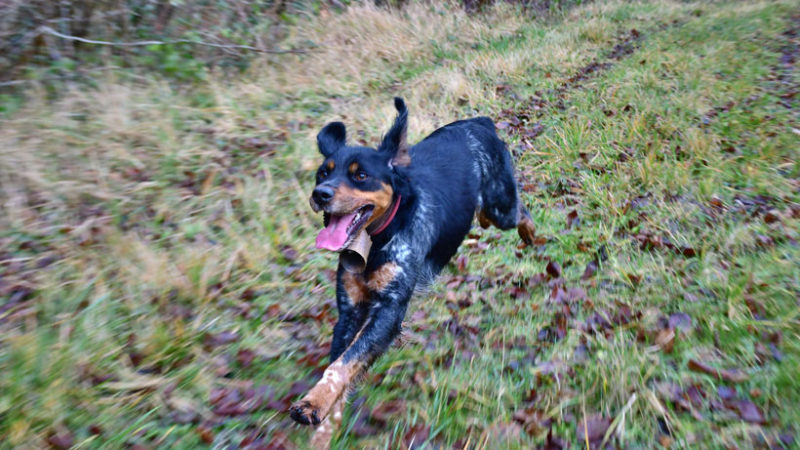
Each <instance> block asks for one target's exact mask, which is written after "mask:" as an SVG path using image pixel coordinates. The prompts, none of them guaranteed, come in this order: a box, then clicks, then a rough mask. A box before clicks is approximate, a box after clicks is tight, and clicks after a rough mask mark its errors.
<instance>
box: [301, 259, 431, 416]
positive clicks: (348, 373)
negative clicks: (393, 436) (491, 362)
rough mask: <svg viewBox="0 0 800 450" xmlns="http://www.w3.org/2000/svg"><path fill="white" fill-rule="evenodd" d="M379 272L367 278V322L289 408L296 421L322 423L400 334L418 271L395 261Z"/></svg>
mask: <svg viewBox="0 0 800 450" xmlns="http://www.w3.org/2000/svg"><path fill="white" fill-rule="evenodd" d="M412 267H413V266H412ZM375 273H376V274H377V275H376V276H374V277H370V279H369V280H368V281H367V285H368V287H369V290H370V292H369V294H370V302H369V311H368V314H367V318H366V321H365V323H364V326H363V327H362V328H361V330H359V331H358V333H357V334H356V336H355V337H354V339H353V342H352V343H351V344H350V345H349V346H348V347H347V349H346V350H345V351H344V352H343V353H342V354H341V356H339V357H338V358H337V359H336V360H335V361H334V362H333V363H332V364H331V365H330V366H328V368H327V369H325V372H324V374H323V376H322V379H321V380H320V381H319V382H318V383H317V384H316V385H315V386H314V387H313V388H312V389H311V391H309V393H308V394H307V395H306V396H305V397H303V399H301V400H300V401H298V402H297V403H295V404H294V405H293V406H292V407H291V408H290V409H289V412H290V414H291V416H292V418H293V419H294V420H295V421H297V422H299V423H302V424H313V425H318V424H319V423H320V422H321V421H322V420H323V419H325V417H326V416H327V415H328V413H329V412H330V411H331V408H332V406H333V405H334V404H335V403H336V402H337V401H338V400H339V399H340V398H342V396H343V395H344V394H345V393H346V391H347V389H348V388H349V387H350V385H351V383H353V382H354V381H355V380H356V379H357V378H358V377H359V376H360V375H361V374H362V373H363V372H364V371H365V370H366V369H367V368H368V367H369V366H370V365H371V364H372V363H373V362H374V361H375V359H377V358H378V356H380V355H381V354H383V353H384V352H385V351H386V349H387V348H388V347H389V346H390V345H391V343H392V342H393V341H394V339H395V338H396V337H397V335H398V334H400V326H401V324H402V322H403V317H404V316H405V313H406V307H407V306H408V300H409V298H410V297H411V293H412V292H413V290H414V284H415V282H416V275H415V273H414V272H413V271H412V269H411V268H400V267H399V266H397V265H396V264H394V263H387V264H386V265H384V266H383V267H381V268H380V269H378V270H377V271H375Z"/></svg>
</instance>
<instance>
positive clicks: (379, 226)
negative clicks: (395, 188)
mask: <svg viewBox="0 0 800 450" xmlns="http://www.w3.org/2000/svg"><path fill="white" fill-rule="evenodd" d="M402 199H403V196H401V195H400V194H397V198H396V199H395V200H394V203H393V204H392V206H391V207H390V209H389V213H388V214H385V215H384V216H383V217H382V218H381V219H379V220H378V221H377V222H376V223H373V224H371V225H370V228H372V229H367V233H369V235H370V236H375V235H377V234H379V233H380V232H382V231H383V230H385V229H386V227H388V226H389V224H390V223H392V220H393V219H394V216H395V215H396V214H397V209H398V208H400V201H401V200H402Z"/></svg>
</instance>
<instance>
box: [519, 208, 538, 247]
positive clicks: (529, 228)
mask: <svg viewBox="0 0 800 450" xmlns="http://www.w3.org/2000/svg"><path fill="white" fill-rule="evenodd" d="M517 233H519V237H520V238H521V239H522V242H524V243H526V244H528V245H533V240H534V238H536V226H535V225H534V224H533V220H531V216H530V214H528V212H527V211H525V210H523V209H522V206H521V205H520V206H519V213H517Z"/></svg>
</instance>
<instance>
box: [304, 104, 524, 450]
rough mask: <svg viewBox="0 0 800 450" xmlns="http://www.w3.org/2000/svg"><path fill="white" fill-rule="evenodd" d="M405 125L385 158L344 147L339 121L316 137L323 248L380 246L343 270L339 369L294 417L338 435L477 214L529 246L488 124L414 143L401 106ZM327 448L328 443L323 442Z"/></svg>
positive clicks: (384, 149) (459, 126)
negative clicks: (352, 396) (351, 403)
mask: <svg viewBox="0 0 800 450" xmlns="http://www.w3.org/2000/svg"><path fill="white" fill-rule="evenodd" d="M394 104H395V107H396V108H397V112H398V115H397V119H396V120H395V122H394V125H393V126H392V128H391V129H390V130H389V132H388V133H387V134H386V136H385V137H384V138H383V142H381V145H380V146H379V147H378V149H377V150H375V149H372V148H368V147H354V146H349V145H347V143H346V131H345V126H344V124H343V123H341V122H333V123H330V124H328V125H327V126H325V128H323V129H322V131H321V132H320V133H319V135H318V136H317V144H318V146H319V151H320V152H321V153H322V155H323V156H324V157H325V161H324V162H323V163H322V165H321V166H320V167H319V170H318V171H317V185H316V187H315V188H314V192H313V193H312V194H311V207H312V208H313V209H314V211H317V212H319V211H323V212H324V223H325V228H324V229H323V230H322V231H321V232H320V233H319V235H318V236H317V248H323V249H328V250H333V251H341V250H343V249H344V248H345V247H347V246H348V245H349V244H350V243H351V242H352V241H353V239H355V238H356V236H357V235H359V233H361V232H362V230H366V231H367V232H368V233H369V235H370V236H371V239H372V247H371V249H370V251H369V256H368V258H367V261H366V268H365V270H364V272H363V273H352V272H350V271H348V270H345V269H344V267H343V265H342V264H341V263H340V265H339V270H338V276H337V283H336V301H337V306H338V309H339V321H338V323H337V324H336V326H335V328H334V331H333V343H332V344H331V354H330V358H331V365H330V366H329V367H328V368H327V369H326V370H325V372H324V375H323V377H322V379H321V380H320V381H319V382H318V383H317V384H316V386H314V387H313V388H312V389H311V391H310V392H309V393H308V394H307V395H306V396H305V397H303V398H302V399H301V400H300V401H298V402H297V403H295V404H294V405H293V406H292V407H291V409H290V414H291V416H292V418H293V419H294V420H295V421H297V422H299V423H302V424H313V425H320V427H319V428H318V432H319V433H320V434H322V435H326V434H327V435H330V432H331V431H332V424H331V423H330V421H329V420H326V418H327V417H328V416H330V417H331V419H332V420H333V422H334V423H336V422H338V421H340V420H341V408H342V404H343V401H344V397H345V395H346V392H347V391H348V387H349V386H350V385H351V383H353V382H354V381H355V380H356V379H357V378H358V377H359V375H361V374H362V373H363V372H364V371H365V370H366V369H367V368H368V367H369V366H370V364H372V362H373V361H375V359H376V358H377V357H378V356H380V355H381V354H382V353H384V352H385V351H386V349H387V348H388V347H389V345H390V344H391V343H392V342H393V341H394V339H395V338H396V337H397V336H398V334H399V333H400V326H401V323H402V321H403V317H404V316H405V314H406V309H407V308H408V301H409V299H410V298H411V294H412V293H413V292H414V288H415V287H417V286H418V285H424V284H426V283H430V282H431V281H432V280H433V278H434V277H435V276H436V274H438V273H439V271H440V270H441V269H442V267H444V265H445V264H447V262H448V261H449V260H450V258H451V257H452V256H453V254H455V253H456V250H457V249H458V246H459V245H460V244H461V241H462V240H463V239H464V237H465V236H466V235H467V232H468V231H469V229H470V226H471V224H472V218H473V216H474V214H475V213H476V212H477V215H478V219H479V221H480V224H481V226H484V227H487V226H489V225H490V224H492V225H495V226H496V227H498V228H501V229H503V230H507V229H511V228H517V230H518V232H519V235H520V237H521V238H522V239H523V241H526V242H528V243H530V241H531V240H532V239H533V237H534V226H533V223H532V221H531V218H530V215H529V214H528V211H527V210H526V209H525V207H524V206H523V205H522V203H521V201H520V199H519V195H518V194H517V187H516V183H515V181H514V173H513V169H512V165H511V158H510V155H509V153H508V151H507V150H506V146H505V144H504V143H503V141H501V140H500V139H499V138H498V137H497V134H496V133H495V127H494V123H493V122H492V121H491V119H489V118H486V117H479V118H475V119H469V120H461V121H458V122H453V123H451V124H449V125H446V126H444V127H442V128H439V129H438V130H436V131H434V132H433V133H432V134H431V135H430V136H428V137H426V138H425V139H424V140H423V141H422V142H420V143H418V144H417V145H414V146H412V147H409V146H408V144H406V122H407V117H408V111H407V109H406V106H405V103H404V102H403V100H402V99H400V98H395V100H394ZM315 440H316V441H317V442H318V443H320V439H315Z"/></svg>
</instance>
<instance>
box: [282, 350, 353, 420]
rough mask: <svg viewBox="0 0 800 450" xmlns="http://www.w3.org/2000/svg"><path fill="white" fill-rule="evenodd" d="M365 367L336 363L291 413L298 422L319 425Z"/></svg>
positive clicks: (290, 409)
mask: <svg viewBox="0 0 800 450" xmlns="http://www.w3.org/2000/svg"><path fill="white" fill-rule="evenodd" d="M362 367H363V365H362V364H361V363H360V362H358V361H354V362H352V363H348V364H345V363H343V362H341V361H336V362H334V363H333V364H331V365H330V366H328V368H327V369H325V373H323V375H322V379H321V380H319V382H318V383H317V384H316V385H315V386H314V387H313V388H311V390H310V391H309V392H308V394H306V396H305V397H303V398H302V399H301V400H300V401H298V402H297V403H295V404H294V405H292V407H291V408H289V411H290V412H291V413H292V417H293V418H295V420H297V421H298V422H301V423H308V424H312V425H319V424H320V423H321V422H322V421H323V420H324V419H325V418H326V417H327V416H328V413H329V412H330V411H331V408H332V407H333V405H334V403H336V401H337V400H339V398H341V397H342V396H343V395H344V393H345V392H346V391H347V388H348V386H350V383H351V382H352V381H353V379H354V378H355V377H356V376H357V375H358V374H359V372H360V371H361V369H362Z"/></svg>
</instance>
